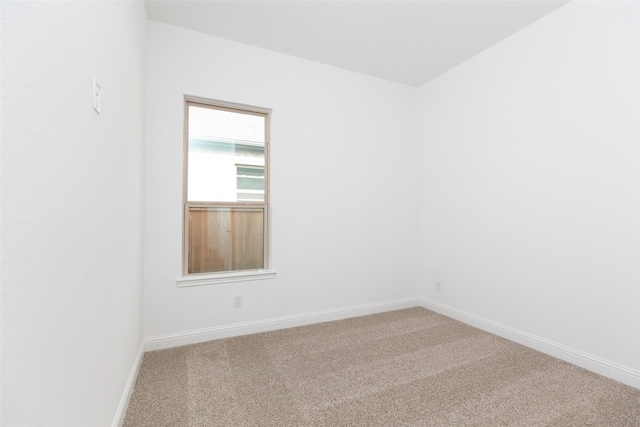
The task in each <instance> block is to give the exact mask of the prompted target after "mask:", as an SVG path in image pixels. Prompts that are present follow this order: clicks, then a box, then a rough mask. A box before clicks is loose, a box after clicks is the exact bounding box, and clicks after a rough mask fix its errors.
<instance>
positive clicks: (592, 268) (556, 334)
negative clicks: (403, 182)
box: [419, 2, 640, 375]
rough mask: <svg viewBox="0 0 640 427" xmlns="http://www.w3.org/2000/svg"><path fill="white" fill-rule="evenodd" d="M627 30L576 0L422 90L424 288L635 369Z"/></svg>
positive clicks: (612, 14)
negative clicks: (439, 286) (437, 285)
mask: <svg viewBox="0 0 640 427" xmlns="http://www.w3.org/2000/svg"><path fill="white" fill-rule="evenodd" d="M638 28H640V25H639V4H638V3H637V2H573V3H571V4H569V5H568V6H564V7H562V8H560V9H558V10H557V11H555V12H553V13H551V14H550V15H548V16H547V17H545V18H543V19H542V20H540V21H538V22H536V23H534V24H532V25H531V26H529V27H527V28H525V29H524V30H522V31H520V32H519V33H517V34H515V35H514V36H512V37H510V38H508V39H506V40H504V41H502V42H501V43H499V44H497V45H495V46H494V47H492V48H490V49H488V50H486V51H484V52H483V53H481V54H479V55H477V56H476V57H474V58H472V59H471V60H469V61H467V62H465V63H463V64H461V65H459V66H457V67H456V68H454V69H452V70H451V71H449V72H447V73H446V74H444V75H442V76H440V77H439V78H437V79H435V80H433V81H432V82H430V83H428V84H427V85H425V86H423V87H422V88H420V91H419V92H420V93H419V96H420V103H421V107H420V121H421V126H422V128H421V132H422V136H421V138H422V151H421V154H420V162H421V167H420V225H421V232H420V239H421V250H420V265H421V269H420V286H421V294H422V295H423V296H424V297H426V298H427V299H428V300H430V301H434V302H437V303H441V304H445V305H447V306H449V307H452V308H454V309H456V310H460V311H462V312H466V313H469V314H471V315H474V316H479V317H481V318H484V319H487V320H489V321H492V322H497V323H500V324H503V325H507V326H509V327H511V328H514V329H517V330H519V331H522V332H525V333H527V334H531V335H533V336H537V337H540V338H543V339H544V340H547V341H548V342H555V343H559V344H561V345H562V346H565V347H567V348H571V349H575V350H577V351H579V352H581V353H583V354H587V355H591V356H594V357H595V358H597V359H600V360H603V361H607V362H612V364H614V365H615V364H617V365H620V366H622V367H624V368H628V369H630V370H635V372H636V375H638V372H639V371H638V370H639V369H640V339H639V337H640V280H639V279H640V277H639V263H638V261H639V259H640V251H639V243H640V240H639V231H640V229H639V219H640V216H639V214H640V204H639V195H640V192H639V190H640V188H639V179H638V178H639V173H640V167H639V155H640V153H639V147H640V144H639V142H640V132H639V117H640V108H639V100H640V97H639V95H640V93H639V92H640V91H639V76H640V66H639V63H640V61H639V54H640V45H639V34H638ZM436 280H440V281H442V291H441V292H437V291H436V290H435V281H436Z"/></svg>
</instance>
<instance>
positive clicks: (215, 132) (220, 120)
mask: <svg viewBox="0 0 640 427" xmlns="http://www.w3.org/2000/svg"><path fill="white" fill-rule="evenodd" d="M188 132H189V135H188V144H189V147H188V148H189V153H188V156H189V157H188V162H189V164H188V177H187V179H188V188H187V199H188V201H192V202H237V201H243V199H239V198H238V194H239V192H240V191H239V190H244V189H248V190H261V191H262V193H261V194H262V195H261V196H260V197H256V196H255V195H254V197H252V198H251V199H250V200H251V201H264V150H265V117H264V116H261V115H253V114H244V113H238V112H232V111H225V110H217V109H212V108H203V107H198V106H194V105H190V106H189V130H188ZM238 164H242V165H243V167H242V174H241V175H239V170H238V167H237V165H238ZM259 176H261V177H262V178H261V179H262V182H263V184H262V187H261V188H260V189H258V188H249V187H246V188H245V187H244V186H245V185H251V186H253V187H255V186H258V185H259V184H258V183H257V179H258V177H259ZM245 177H246V178H250V177H254V181H253V182H252V183H251V184H249V181H244V180H243V181H239V179H240V178H245ZM239 184H240V186H238V185H239ZM254 194H258V193H254ZM244 200H246V199H244Z"/></svg>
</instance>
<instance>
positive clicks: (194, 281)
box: [176, 95, 276, 287]
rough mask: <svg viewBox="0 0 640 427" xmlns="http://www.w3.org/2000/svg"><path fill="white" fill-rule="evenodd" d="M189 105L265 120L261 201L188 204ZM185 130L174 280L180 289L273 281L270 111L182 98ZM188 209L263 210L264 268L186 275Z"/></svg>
mask: <svg viewBox="0 0 640 427" xmlns="http://www.w3.org/2000/svg"><path fill="white" fill-rule="evenodd" d="M189 105H196V106H201V107H204V108H213V109H218V110H225V111H232V112H239V113H243V114H255V115H260V116H264V117H265V144H264V156H265V159H264V171H265V172H264V201H242V202H190V201H189V200H188V190H187V189H188V165H189ZM183 109H184V129H183V156H184V158H183V187H182V206H183V209H182V212H183V214H182V275H181V276H180V277H178V279H177V281H176V282H177V285H178V286H179V287H188V286H201V285H212V284H218V283H229V282H243V281H253V280H264V279H272V278H274V277H275V276H276V271H275V270H274V269H273V267H272V256H271V204H270V179H269V176H270V166H271V162H270V151H271V150H270V122H271V109H268V108H261V107H255V106H250V105H244V104H237V103H231V102H225V101H218V100H211V99H206V98H202V97H196V96H190V95H185V96H184V105H183ZM190 207H222V208H224V207H238V208H242V207H248V208H256V207H262V208H263V209H264V268H262V269H256V270H234V271H225V272H210V273H191V274H189V273H188V247H189V246H188V244H189V242H188V238H189V229H188V227H189V224H188V223H189V221H188V218H189V216H188V215H189V208H190Z"/></svg>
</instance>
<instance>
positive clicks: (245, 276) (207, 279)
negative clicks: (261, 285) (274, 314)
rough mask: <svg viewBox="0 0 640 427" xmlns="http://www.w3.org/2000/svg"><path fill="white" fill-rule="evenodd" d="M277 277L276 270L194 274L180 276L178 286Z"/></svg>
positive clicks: (177, 281)
mask: <svg viewBox="0 0 640 427" xmlns="http://www.w3.org/2000/svg"><path fill="white" fill-rule="evenodd" d="M274 277H276V271H275V270H250V271H239V272H233V273H218V274H213V273H212V274H194V275H192V276H180V277H178V280H176V283H177V284H178V287H180V288H185V287H188V286H203V285H216V284H219V283H231V282H246V281H249V280H266V279H273V278H274Z"/></svg>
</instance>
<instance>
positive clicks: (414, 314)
mask: <svg viewBox="0 0 640 427" xmlns="http://www.w3.org/2000/svg"><path fill="white" fill-rule="evenodd" d="M124 424H125V426H155V427H158V426H526V427H530V426H602V427H605V426H606V427H610V426H635V427H638V426H640V390H637V389H634V388H631V387H628V386H625V385H623V384H621V383H618V382H615V381H612V380H609V379H606V378H604V377H601V376H599V375H596V374H593V373H591V372H588V371H585V370H583V369H581V368H578V367H576V366H573V365H570V364H568V363H565V362H562V361H560V360H558V359H554V358H552V357H549V356H546V355H543V354H541V353H539V352H536V351H534V350H531V349H528V348H526V347H523V346H521V345H518V344H514V343H512V342H510V341H507V340H505V339H502V338H499V337H497V336H495V335H491V334H489V333H486V332H483V331H481V330H479V329H475V328H472V327H470V326H467V325H465V324H463V323H460V322H457V321H455V320H452V319H450V318H448V317H445V316H441V315H439V314H436V313H434V312H432V311H429V310H425V309H423V308H411V309H407V310H399V311H394V312H388V313H382V314H375V315H371V316H364V317H359V318H353V319H346V320H341V321H337V322H329V323H321V324H316V325H311V326H304V327H299V328H292V329H284V330H280V331H274V332H267V333H262V334H255V335H248V336H244V337H237V338H228V339H222V340H217V341H210V342H206V343H202V344H194V345H189V346H185V347H178V348H173V349H168V350H160V351H154V352H149V353H146V354H145V355H144V360H143V362H142V366H141V368H140V375H139V377H138V379H137V382H136V385H135V390H134V392H133V395H132V397H131V402H130V404H129V409H128V411H127V415H126V420H125V423H124Z"/></svg>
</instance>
